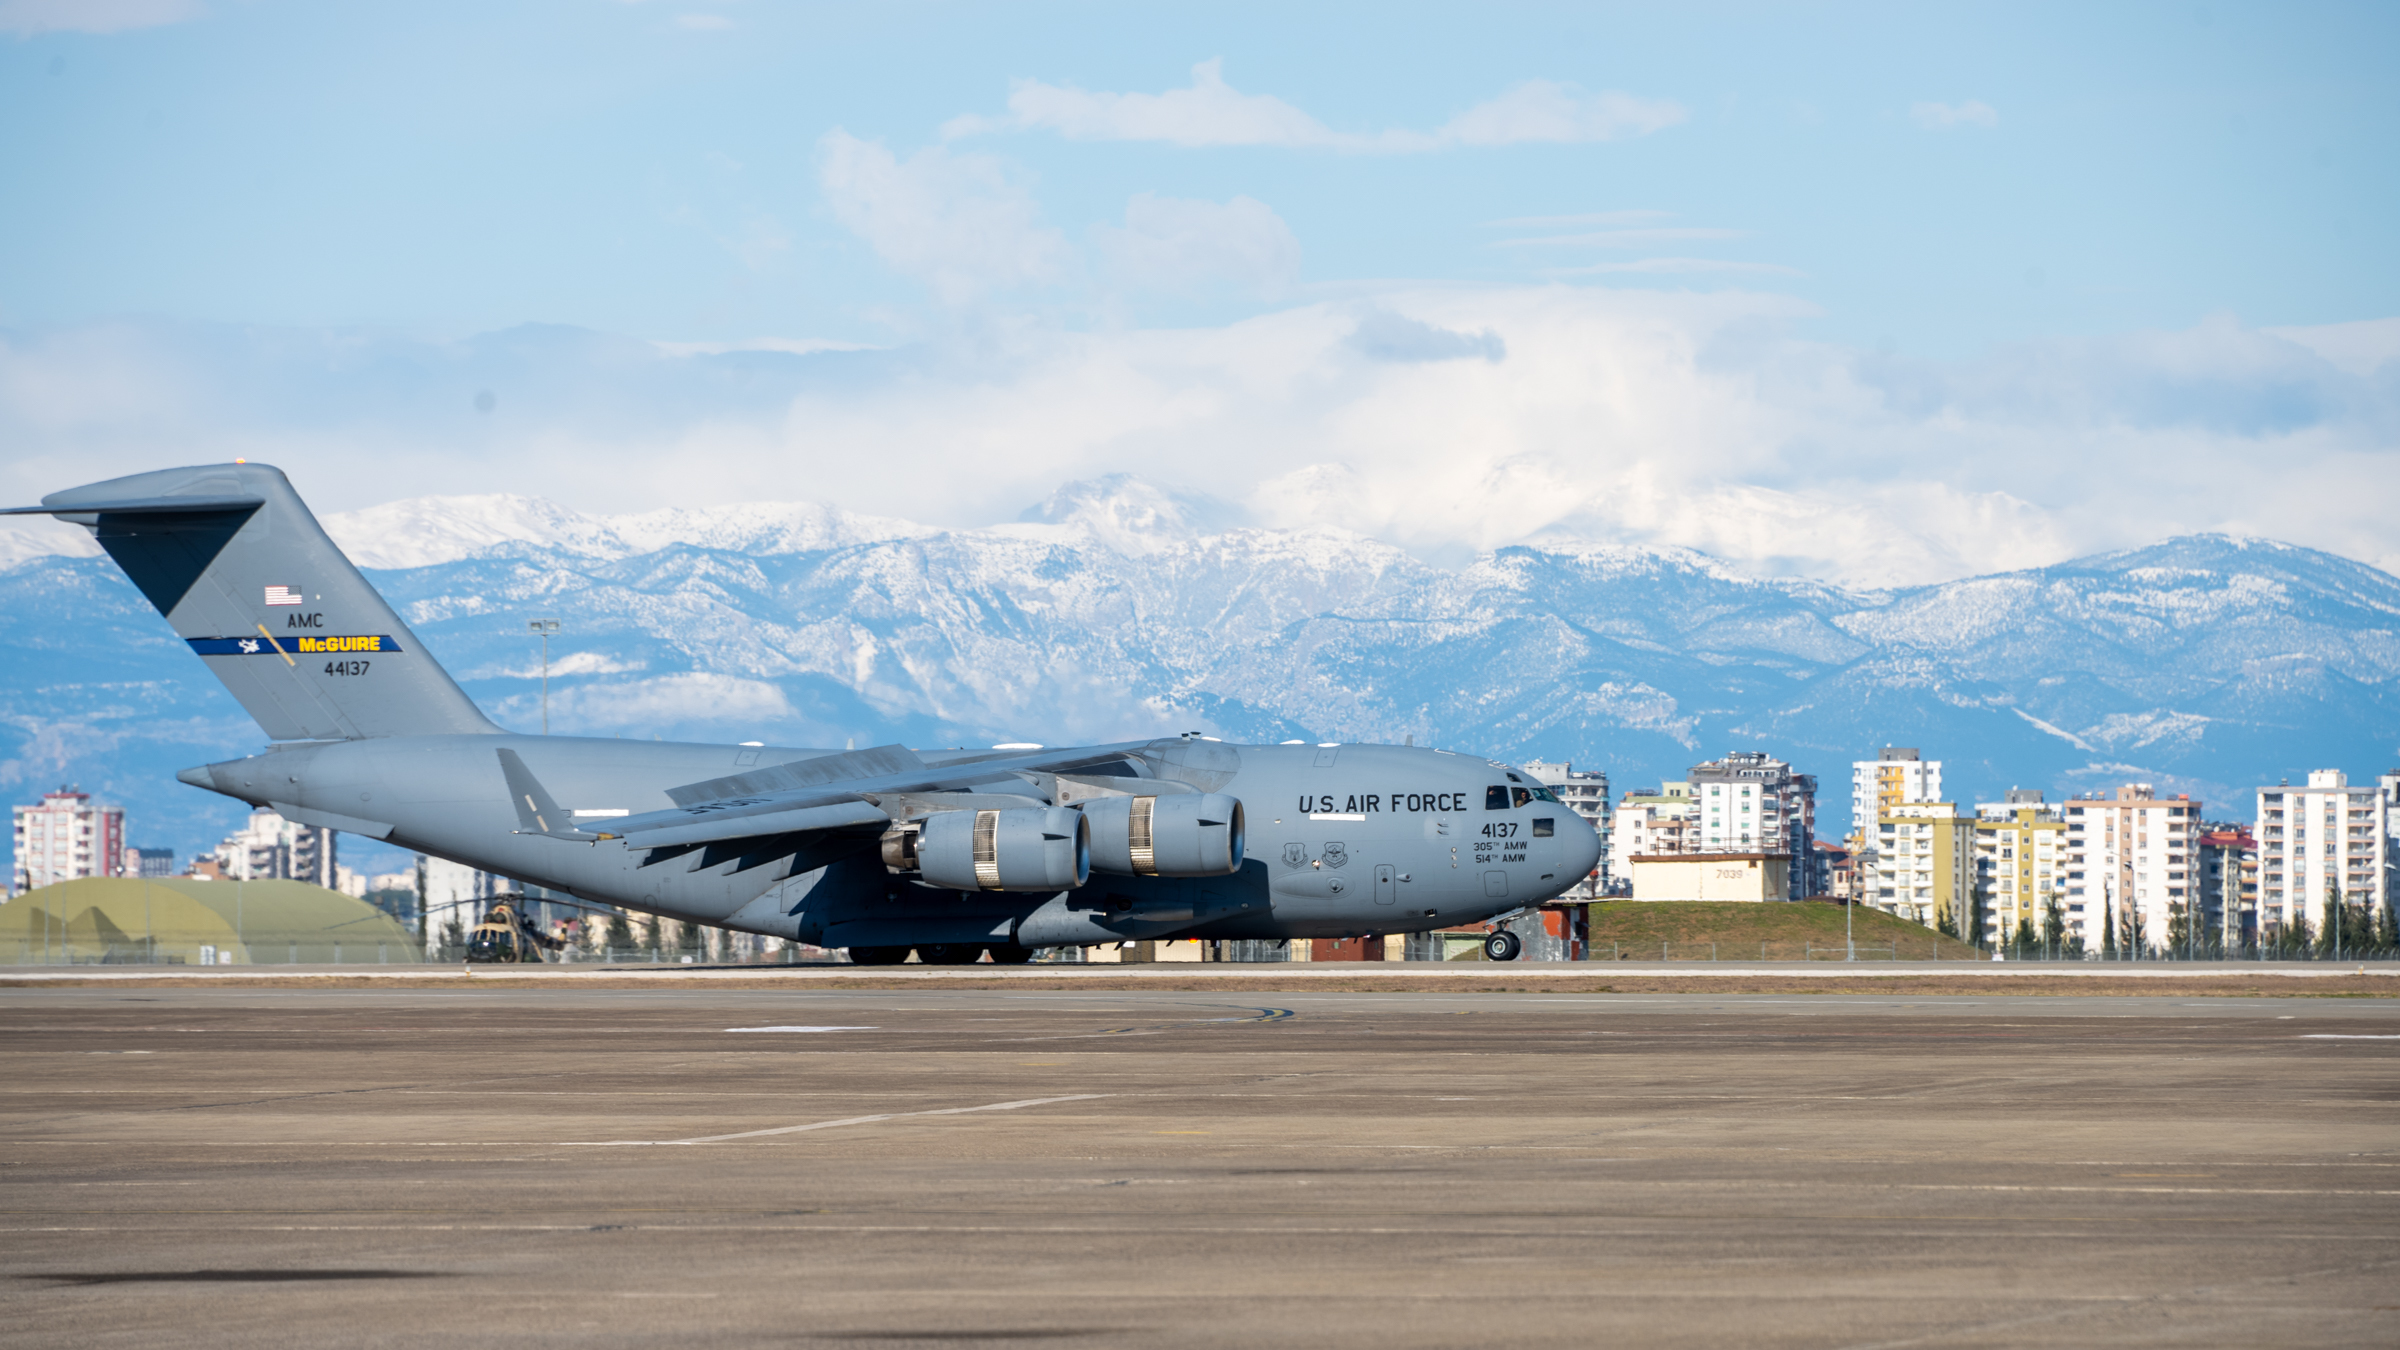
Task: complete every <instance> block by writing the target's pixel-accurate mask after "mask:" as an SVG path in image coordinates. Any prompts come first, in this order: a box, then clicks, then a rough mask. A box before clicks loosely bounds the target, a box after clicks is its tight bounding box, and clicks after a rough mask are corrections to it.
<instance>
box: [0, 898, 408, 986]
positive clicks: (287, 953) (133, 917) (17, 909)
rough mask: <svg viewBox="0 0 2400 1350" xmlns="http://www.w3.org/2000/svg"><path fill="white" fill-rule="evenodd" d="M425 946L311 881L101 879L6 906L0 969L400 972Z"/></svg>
mask: <svg viewBox="0 0 2400 1350" xmlns="http://www.w3.org/2000/svg"><path fill="white" fill-rule="evenodd" d="M424 951H425V949H424V944H423V943H422V942H420V941H418V939H417V935H416V934H414V933H412V932H410V931H409V930H408V929H406V928H404V927H402V926H401V925H400V923H399V921H397V920H395V919H394V918H392V916H390V915H388V914H386V913H384V912H383V911H382V910H379V909H377V908H375V907H374V906H373V905H370V904H368V903H367V902H365V901H364V900H354V899H352V898H351V897H349V896H347V895H344V894H342V893H341V892H340V891H329V890H327V889H325V888H324V887H322V886H311V885H309V884H308V883H307V882H304V881H195V880H191V879H188V878H175V879H172V880H169V879H155V880H142V879H139V878H134V877H110V878H100V877H94V878H89V879H85V880H81V881H63V882H60V883H59V884H58V885H55V886H44V887H41V888H40V889H38V890H32V891H27V892H26V893H25V894H23V895H20V896H17V897H15V898H14V899H11V900H9V901H8V902H7V903H5V904H0V963H9V964H16V965H98V964H106V965H120V964H121V965H149V964H157V965H202V964H207V965H229V966H230V965H286V964H292V963H307V964H324V963H333V962H339V963H342V964H346V965H375V964H388V965H401V964H404V963H415V962H421V961H423V960H424Z"/></svg>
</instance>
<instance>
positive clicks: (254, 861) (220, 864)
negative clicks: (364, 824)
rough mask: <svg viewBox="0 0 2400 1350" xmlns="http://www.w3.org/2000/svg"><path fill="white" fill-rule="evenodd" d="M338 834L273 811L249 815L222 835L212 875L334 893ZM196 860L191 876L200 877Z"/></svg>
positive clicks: (257, 810) (260, 808)
mask: <svg viewBox="0 0 2400 1350" xmlns="http://www.w3.org/2000/svg"><path fill="white" fill-rule="evenodd" d="M335 838H336V834H335V832H334V831H332V830H328V829H326V828H324V827H323V826H321V825H302V824H300V823H299V822H298V821H292V820H286V819H284V818H283V817H282V816H280V815H277V814H276V813H275V810H274V808H273V807H267V806H261V807H258V808H256V809H255V810H253V811H251V813H250V820H249V823H248V824H246V825H244V826H243V827H242V828H241V829H239V830H237V831H235V832H234V833H232V834H229V835H227V836H225V839H224V841H223V842H222V843H220V844H218V845H217V850H216V855H215V858H216V863H217V866H216V868H215V873H216V875H218V876H220V877H224V878H228V879H232V880H237V881H305V882H308V883H309V884H311V885H315V886H323V887H325V888H326V889H328V890H333V889H337V887H336V885H335V883H336V881H337V880H338V876H337V870H336V869H337V864H336V861H335V858H334V840H335ZM200 871H201V869H200V867H199V866H198V863H197V861H195V864H194V867H193V873H194V875H199V874H200Z"/></svg>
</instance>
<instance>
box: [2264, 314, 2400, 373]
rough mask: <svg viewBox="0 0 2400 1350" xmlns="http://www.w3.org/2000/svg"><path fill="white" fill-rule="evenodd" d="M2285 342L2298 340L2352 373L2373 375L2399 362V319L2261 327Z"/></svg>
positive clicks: (2297, 341)
mask: <svg viewBox="0 0 2400 1350" xmlns="http://www.w3.org/2000/svg"><path fill="white" fill-rule="evenodd" d="M2259 331H2260V332H2262V333H2267V334H2269V335H2271V336H2274V337H2279V338H2282V339H2283V340H2284V341H2286V342H2296V343H2298V344H2300V345H2301V346H2303V347H2306V348H2308V349H2309V350H2310V351H2312V352H2315V353H2316V354H2317V355H2319V356H2321V357H2323V358H2325V359H2326V360H2327V361H2330V362H2332V363H2333V364H2334V365H2335V366H2337V367H2339V368H2341V369H2343V370H2346V371H2348V372H2350V373H2351V374H2353V375H2372V374H2374V373H2375V372H2376V371H2378V370H2380V369H2382V368H2383V367H2384V366H2386V365H2389V364H2391V363H2393V362H2396V361H2400V319H2366V320H2362V321H2360V322H2357V323H2327V324H2318V325H2316V326H2314V327H2309V328H2262V329H2260V330H2259Z"/></svg>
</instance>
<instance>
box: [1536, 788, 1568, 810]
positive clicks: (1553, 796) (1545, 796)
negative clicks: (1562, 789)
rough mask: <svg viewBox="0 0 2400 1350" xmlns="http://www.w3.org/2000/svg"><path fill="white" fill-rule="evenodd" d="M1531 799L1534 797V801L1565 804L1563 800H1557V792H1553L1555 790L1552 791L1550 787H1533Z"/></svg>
mask: <svg viewBox="0 0 2400 1350" xmlns="http://www.w3.org/2000/svg"><path fill="white" fill-rule="evenodd" d="M1533 799H1534V800H1535V801H1537V802H1551V803H1553V804H1556V805H1560V806H1564V805H1565V804H1566V803H1564V802H1561V801H1559V800H1558V794H1557V793H1555V792H1552V791H1551V790H1550V789H1548V788H1546V787H1537V788H1535V789H1534V790H1533Z"/></svg>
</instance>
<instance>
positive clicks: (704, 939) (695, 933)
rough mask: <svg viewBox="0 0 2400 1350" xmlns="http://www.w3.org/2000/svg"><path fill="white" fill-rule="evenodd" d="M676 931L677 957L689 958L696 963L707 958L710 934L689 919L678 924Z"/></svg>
mask: <svg viewBox="0 0 2400 1350" xmlns="http://www.w3.org/2000/svg"><path fill="white" fill-rule="evenodd" d="M676 930H677V931H676V934H675V953H676V955H677V956H688V957H690V958H692V959H693V960H694V961H699V960H702V959H704V958H706V957H707V955H708V945H707V944H708V934H707V932H706V931H705V930H703V929H702V928H701V927H700V925H699V924H696V923H693V922H691V921H690V920H688V919H687V920H685V921H684V922H682V923H680V924H677V925H676Z"/></svg>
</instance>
